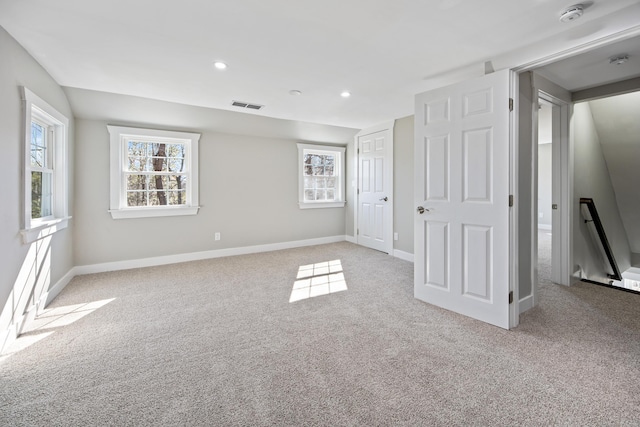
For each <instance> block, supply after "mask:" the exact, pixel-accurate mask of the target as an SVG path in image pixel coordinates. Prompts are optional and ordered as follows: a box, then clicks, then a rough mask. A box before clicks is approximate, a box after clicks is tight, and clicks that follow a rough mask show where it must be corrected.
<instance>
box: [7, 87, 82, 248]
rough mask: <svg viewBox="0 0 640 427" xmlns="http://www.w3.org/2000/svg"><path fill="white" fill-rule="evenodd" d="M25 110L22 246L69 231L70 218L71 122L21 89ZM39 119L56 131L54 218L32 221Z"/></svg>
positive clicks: (27, 90)
mask: <svg viewBox="0 0 640 427" xmlns="http://www.w3.org/2000/svg"><path fill="white" fill-rule="evenodd" d="M20 89H21V93H22V101H23V107H24V144H23V149H24V164H23V171H24V176H23V179H22V181H23V182H22V185H23V192H24V193H23V194H24V198H23V199H24V205H23V210H24V218H23V227H24V228H23V229H22V230H20V234H22V241H23V243H25V244H27V243H31V242H34V241H36V240H38V239H42V238H44V237H47V236H50V235H52V234H53V233H55V232H57V231H60V230H63V229H65V228H67V226H68V224H69V220H70V219H71V217H70V216H69V213H68V209H69V208H68V205H69V204H68V198H69V195H68V179H69V178H68V159H67V146H68V140H67V138H68V128H69V119H68V118H67V117H65V116H64V115H63V114H62V113H60V112H59V111H58V110H56V109H55V108H53V107H52V106H51V105H50V104H49V103H47V102H46V101H45V100H43V99H42V98H40V97H39V96H38V95H36V94H35V93H33V92H31V91H30V90H29V89H27V88H26V87H24V86H22V87H21V88H20ZM34 117H35V118H37V119H38V120H39V121H41V122H44V123H45V124H46V125H47V126H49V127H51V128H53V141H50V144H51V145H50V149H51V150H52V156H51V161H52V163H53V164H52V165H51V166H52V167H53V188H52V190H53V201H52V206H51V207H52V211H53V215H51V216H48V217H46V218H39V219H32V218H31V120H32V118H34Z"/></svg>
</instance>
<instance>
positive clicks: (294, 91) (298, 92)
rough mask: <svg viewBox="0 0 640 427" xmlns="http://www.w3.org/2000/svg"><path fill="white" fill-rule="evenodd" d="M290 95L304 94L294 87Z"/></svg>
mask: <svg viewBox="0 0 640 427" xmlns="http://www.w3.org/2000/svg"><path fill="white" fill-rule="evenodd" d="M289 95H293V96H298V95H302V92H300V91H299V90H297V89H293V90H290V91H289Z"/></svg>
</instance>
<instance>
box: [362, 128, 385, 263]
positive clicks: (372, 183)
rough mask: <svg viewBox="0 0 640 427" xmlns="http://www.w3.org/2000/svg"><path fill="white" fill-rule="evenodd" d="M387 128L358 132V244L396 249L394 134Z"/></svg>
mask: <svg viewBox="0 0 640 427" xmlns="http://www.w3.org/2000/svg"><path fill="white" fill-rule="evenodd" d="M390 133H391V130H389V129H386V130H382V131H379V132H375V133H371V134H368V135H362V136H358V190H357V192H358V194H357V198H358V223H357V227H358V230H357V241H358V244H360V245H363V246H367V247H370V248H372V249H376V250H379V251H382V252H386V253H391V251H392V250H393V169H392V165H393V138H392V137H391V135H390Z"/></svg>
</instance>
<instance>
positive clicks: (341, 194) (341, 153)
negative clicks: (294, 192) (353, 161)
mask: <svg viewBox="0 0 640 427" xmlns="http://www.w3.org/2000/svg"><path fill="white" fill-rule="evenodd" d="M305 150H310V151H324V152H329V153H334V154H338V156H337V158H338V159H337V163H338V164H337V165H336V166H337V169H338V173H339V175H338V176H337V179H338V185H337V186H336V189H337V190H338V199H339V200H338V201H337V202H325V201H313V202H309V201H305V200H304V164H303V162H304V152H305ZM344 164H345V147H340V146H333V145H317V144H307V143H303V142H299V143H298V206H300V209H318V208H343V207H344V205H345V204H346V199H345V189H344V182H345V175H344V171H345V168H344Z"/></svg>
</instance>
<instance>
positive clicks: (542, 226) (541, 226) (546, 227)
mask: <svg viewBox="0 0 640 427" xmlns="http://www.w3.org/2000/svg"><path fill="white" fill-rule="evenodd" d="M551 229H552V228H551V224H540V223H538V230H551Z"/></svg>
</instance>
